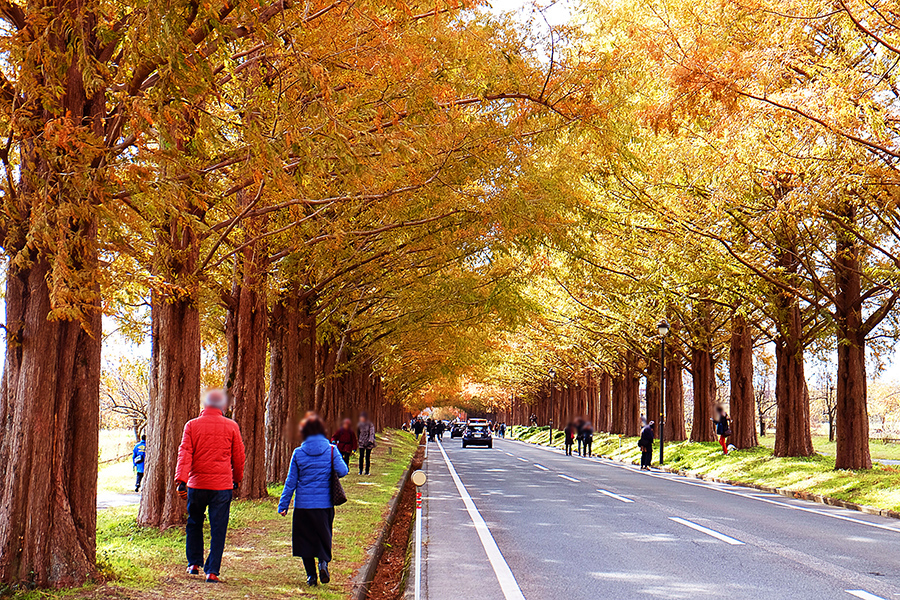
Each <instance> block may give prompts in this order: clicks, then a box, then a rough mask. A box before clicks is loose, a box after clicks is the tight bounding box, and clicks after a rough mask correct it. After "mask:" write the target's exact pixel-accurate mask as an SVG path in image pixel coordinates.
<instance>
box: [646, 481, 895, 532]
mask: <svg viewBox="0 0 900 600" xmlns="http://www.w3.org/2000/svg"><path fill="white" fill-rule="evenodd" d="M646 475H647V476H648V477H656V478H658V479H665V480H667V481H674V482H677V483H683V484H684V485H693V486H696V487H700V488H703V489H706V490H712V491H714V492H721V493H723V494H731V495H732V496H740V497H741V498H749V499H750V500H758V501H760V502H766V503H768V504H774V505H775V506H780V507H782V508H789V509H792V510H802V511H803V512H808V513H813V514H814V515H822V516H823V517H831V518H832V519H838V520H840V521H847V522H850V523H855V524H857V525H868V526H869V527H875V528H876V529H884V530H885V531H890V532H891V533H900V529H897V528H896V527H889V526H888V525H882V524H880V523H872V522H870V521H864V520H862V519H854V518H853V517H845V516H844V515H839V514H837V513H833V512H828V511H826V510H817V509H815V508H807V507H805V506H797V505H796V504H788V503H787V502H783V501H779V500H773V499H770V498H768V497H762V496H760V495H758V494H757V493H754V492H751V493H744V492H738V491H735V490H733V489H728V488H733V487H740V486H732V485H728V484H720V485H721V486H726V487H717V486H714V485H711V484H710V483H707V482H704V483H697V482H694V481H688V480H687V479H684V478H683V477H682V476H680V475H675V474H670V475H669V476H666V475H658V474H656V473H646ZM777 497H778V498H780V497H781V496H777Z"/></svg>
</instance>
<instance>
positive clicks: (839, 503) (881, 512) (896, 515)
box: [506, 438, 900, 519]
mask: <svg viewBox="0 0 900 600" xmlns="http://www.w3.org/2000/svg"><path fill="white" fill-rule="evenodd" d="M506 439H510V438H506ZM512 441H514V442H519V443H520V444H529V445H531V446H540V447H541V448H547V449H551V448H553V449H555V448H556V447H555V446H548V445H546V444H536V443H534V442H526V441H523V440H512ZM598 458H602V459H603V460H608V461H610V462H615V463H619V464H623V465H637V464H639V463H636V462H634V461H631V462H629V461H627V460H619V459H616V458H610V457H609V456H603V455H598ZM654 469H657V470H658V471H662V472H664V473H672V474H673V475H680V476H681V477H685V478H687V479H698V480H700V481H708V482H710V483H722V484H725V485H731V486H734V487H742V488H748V489H751V490H757V491H760V492H766V493H769V494H778V495H779V496H784V497H786V498H795V499H797V500H805V501H807V502H814V503H816V504H823V505H826V506H835V507H838V508H846V509H848V510H855V511H857V512H861V513H864V514H867V515H876V516H880V517H887V518H889V519H900V512H898V511H896V510H890V509H887V508H876V507H874V506H867V505H865V504H856V503H855V502H848V501H846V500H838V499H837V498H832V497H831V496H822V495H821V494H813V493H810V492H803V491H797V490H789V489H787V488H778V487H771V486H767V485H760V484H758V483H750V482H746V481H732V480H731V479H722V478H721V477H713V476H711V475H704V474H703V473H692V472H690V471H682V470H681V469H673V468H672V467H667V466H665V465H663V466H656V467H654Z"/></svg>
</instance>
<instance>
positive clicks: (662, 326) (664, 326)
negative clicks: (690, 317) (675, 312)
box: [656, 319, 670, 336]
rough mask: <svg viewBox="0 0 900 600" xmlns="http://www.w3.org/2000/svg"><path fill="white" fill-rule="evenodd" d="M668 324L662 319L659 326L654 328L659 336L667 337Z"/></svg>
mask: <svg viewBox="0 0 900 600" xmlns="http://www.w3.org/2000/svg"><path fill="white" fill-rule="evenodd" d="M669 329H670V327H669V322H668V321H666V320H665V319H663V320H662V321H660V322H659V325H657V326H656V330H657V331H658V332H659V335H662V336H666V335H669Z"/></svg>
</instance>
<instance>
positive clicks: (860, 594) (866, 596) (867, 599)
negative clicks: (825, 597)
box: [844, 590, 884, 600]
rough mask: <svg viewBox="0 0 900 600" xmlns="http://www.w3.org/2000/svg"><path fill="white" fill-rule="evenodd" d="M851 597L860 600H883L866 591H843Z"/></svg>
mask: <svg viewBox="0 0 900 600" xmlns="http://www.w3.org/2000/svg"><path fill="white" fill-rule="evenodd" d="M844 591H845V592H847V593H848V594H850V595H851V596H856V597H857V598H862V600H884V598H882V597H881V596H876V595H875V594H870V593H869V592H867V591H866V590H844Z"/></svg>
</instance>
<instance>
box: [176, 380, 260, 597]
mask: <svg viewBox="0 0 900 600" xmlns="http://www.w3.org/2000/svg"><path fill="white" fill-rule="evenodd" d="M203 406H204V408H203V410H201V411H200V416H199V417H197V418H196V419H191V420H190V421H188V422H187V424H186V425H185V426H184V435H183V436H182V438H181V446H179V448H178V462H177V463H176V466H175V484H176V489H177V490H178V495H179V496H181V497H182V498H185V499H187V512H188V519H187V526H186V527H185V534H186V537H187V540H186V543H185V550H186V554H187V562H188V569H187V571H188V573H189V574H191V575H199V574H200V565H203V572H204V573H205V574H206V581H207V582H208V583H218V582H219V570H220V568H221V566H222V553H223V552H224V551H225V536H226V534H227V533H228V516H229V513H230V511H231V498H232V496H233V494H234V490H236V489H237V488H238V486H239V485H240V484H241V480H242V479H243V478H244V442H243V440H242V439H241V431H240V428H239V427H238V424H237V423H235V422H234V421H232V420H231V419H229V418H228V417H226V416H225V410H226V409H227V408H228V397H227V396H226V395H225V391H224V390H210V391H208V392H207V393H206V397H205V398H204V399H203ZM207 511H208V512H209V555H208V556H207V558H206V562H205V563H204V562H203V521H204V519H205V518H206V513H207Z"/></svg>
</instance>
